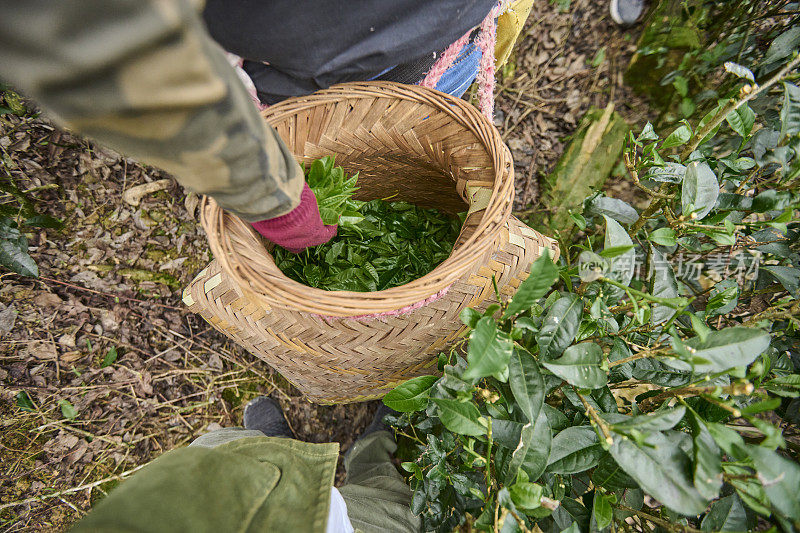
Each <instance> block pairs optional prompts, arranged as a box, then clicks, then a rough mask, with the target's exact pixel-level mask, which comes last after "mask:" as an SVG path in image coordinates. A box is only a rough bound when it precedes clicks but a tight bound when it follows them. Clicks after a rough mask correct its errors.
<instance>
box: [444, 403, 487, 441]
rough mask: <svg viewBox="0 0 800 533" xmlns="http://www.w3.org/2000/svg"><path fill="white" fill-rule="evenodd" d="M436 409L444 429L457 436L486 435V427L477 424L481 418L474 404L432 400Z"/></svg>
mask: <svg viewBox="0 0 800 533" xmlns="http://www.w3.org/2000/svg"><path fill="white" fill-rule="evenodd" d="M432 400H433V402H434V403H435V404H436V407H438V408H439V409H438V412H437V416H438V417H439V420H441V421H442V424H444V427H446V428H447V429H449V430H450V431H452V432H453V433H458V434H459V435H471V436H473V437H477V436H478V435H484V434H486V427H485V426H483V425H482V424H481V423H480V422H479V420H478V419H479V418H480V416H481V414H480V412H478V408H477V407H475V404H472V403H465V402H459V401H456V400H449V399H446V398H432Z"/></svg>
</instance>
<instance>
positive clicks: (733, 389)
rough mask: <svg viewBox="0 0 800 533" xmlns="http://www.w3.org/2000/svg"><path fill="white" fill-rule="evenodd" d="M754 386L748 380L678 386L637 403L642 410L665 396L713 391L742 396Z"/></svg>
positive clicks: (691, 394)
mask: <svg viewBox="0 0 800 533" xmlns="http://www.w3.org/2000/svg"><path fill="white" fill-rule="evenodd" d="M754 390H755V388H754V387H753V384H752V383H750V382H749V381H745V382H744V383H734V384H732V385H728V386H726V387H718V386H707V387H692V386H689V387H678V388H675V389H669V390H665V391H663V392H660V393H659V394H656V395H655V396H651V397H649V398H645V399H644V400H642V401H641V403H640V404H639V408H640V409H641V410H642V411H649V410H650V409H651V408H653V407H655V406H656V405H657V404H658V403H659V402H661V401H662V400H666V399H667V398H682V397H684V396H699V395H702V394H707V393H715V394H730V395H732V396H742V395H750V394H752V393H753V391H754Z"/></svg>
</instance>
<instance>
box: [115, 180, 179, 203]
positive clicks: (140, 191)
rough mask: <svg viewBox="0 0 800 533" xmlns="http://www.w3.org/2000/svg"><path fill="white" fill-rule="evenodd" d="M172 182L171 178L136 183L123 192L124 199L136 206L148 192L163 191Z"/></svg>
mask: <svg viewBox="0 0 800 533" xmlns="http://www.w3.org/2000/svg"><path fill="white" fill-rule="evenodd" d="M170 183H172V181H171V180H166V179H165V180H157V181H154V182H152V183H142V184H141V185H136V186H135V187H131V188H130V189H128V190H127V191H125V192H124V193H122V201H123V202H125V203H126V204H128V205H132V206H133V207H136V206H138V205H139V203H140V202H141V201H142V198H144V197H145V196H147V195H148V194H153V193H154V192H158V191H163V190H164V189H166V188H167V187H169V186H170Z"/></svg>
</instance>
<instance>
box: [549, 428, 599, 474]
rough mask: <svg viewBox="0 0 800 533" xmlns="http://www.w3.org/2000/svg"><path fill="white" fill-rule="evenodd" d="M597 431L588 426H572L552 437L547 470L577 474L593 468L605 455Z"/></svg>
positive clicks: (555, 472)
mask: <svg viewBox="0 0 800 533" xmlns="http://www.w3.org/2000/svg"><path fill="white" fill-rule="evenodd" d="M605 453H606V452H605V450H603V448H602V446H600V441H599V440H598V438H597V432H596V431H595V430H594V428H591V427H589V426H572V427H568V428H566V429H565V430H563V431H561V432H559V433H558V434H557V435H556V436H555V437H553V444H552V446H551V447H550V458H549V459H548V462H547V471H548V472H552V473H554V474H564V475H566V474H578V473H580V472H584V471H586V470H589V469H590V468H594V467H595V466H597V464H598V463H599V462H600V458H601V457H603V455H605Z"/></svg>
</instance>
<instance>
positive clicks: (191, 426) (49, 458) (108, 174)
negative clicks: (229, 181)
mask: <svg viewBox="0 0 800 533" xmlns="http://www.w3.org/2000/svg"><path fill="white" fill-rule="evenodd" d="M607 9H608V6H607V2H605V1H600V2H596V1H591V0H576V1H573V2H572V5H571V7H570V9H569V10H568V11H567V12H559V11H558V10H557V8H556V6H555V5H553V4H551V3H550V2H548V1H547V0H540V1H539V2H536V4H535V6H534V11H533V13H532V15H531V17H530V19H529V23H528V26H527V28H526V32H525V33H524V35H523V38H522V39H521V41H520V43H519V45H518V49H517V52H516V55H515V57H514V61H513V62H512V66H509V67H507V68H506V69H505V71H504V73H503V75H502V76H501V79H500V82H499V85H498V91H497V95H498V96H497V109H498V113H497V117H498V118H497V121H496V123H497V125H498V128H499V129H500V130H501V132H502V133H503V135H504V138H505V139H506V140H507V142H508V144H509V146H510V148H511V150H512V153H513V155H514V159H515V165H516V174H517V192H518V194H517V207H518V208H523V207H526V206H530V205H531V204H532V203H535V202H536V201H537V199H538V184H539V181H540V179H541V177H542V176H544V175H546V174H547V172H549V171H550V169H551V168H552V167H553V165H554V164H555V162H556V160H557V159H558V157H559V155H560V154H561V153H562V151H563V149H564V147H565V143H566V142H568V137H569V135H570V134H571V133H572V132H573V131H574V130H575V127H576V126H577V124H578V122H579V121H580V119H581V117H582V116H583V114H584V113H585V112H586V110H587V109H588V108H589V107H590V106H598V107H604V106H605V105H606V104H607V103H608V102H609V101H614V102H616V103H617V110H618V111H619V112H620V113H621V114H622V115H623V116H624V117H625V118H626V119H627V120H629V122H630V123H631V124H637V123H638V124H639V125H640V126H641V122H642V121H643V120H642V119H643V116H644V115H645V113H646V112H647V108H646V106H645V105H644V104H643V103H642V101H641V100H639V99H637V98H636V97H634V96H633V95H631V94H630V93H629V91H628V90H627V89H626V88H625V87H624V86H623V85H622V73H623V71H624V69H625V67H626V65H627V64H628V61H629V59H630V56H631V54H632V52H633V50H634V43H635V42H636V38H637V32H636V29H635V28H634V29H633V30H630V31H625V30H621V29H619V28H618V27H617V26H615V25H614V24H613V22H611V20H610V17H609V16H608V12H607ZM601 51H602V52H601ZM601 54H602V55H603V57H600V55H601ZM0 148H2V150H0V157H2V158H3V162H4V165H5V167H6V168H7V169H8V170H9V172H11V174H12V175H13V177H14V179H15V181H16V182H17V183H18V184H19V186H20V187H21V188H22V189H25V190H29V191H30V193H29V194H30V195H31V196H33V197H35V198H36V199H37V200H38V205H39V207H40V209H41V210H42V211H43V212H46V213H49V214H52V215H54V216H56V217H58V218H61V219H63V220H65V225H64V227H63V228H62V229H60V230H57V231H56V230H46V231H44V230H43V231H40V232H39V233H38V234H36V235H35V236H34V238H33V239H32V240H31V242H30V246H31V247H32V256H33V258H34V259H35V260H36V262H37V263H38V265H39V268H40V270H41V277H40V278H39V279H36V280H34V279H30V278H22V277H20V276H17V275H15V274H9V273H0V278H1V279H2V283H1V284H0V311H2V310H4V309H7V307H9V306H13V308H14V309H15V311H16V313H17V315H16V319H15V321H14V323H13V327H10V328H6V329H10V332H8V333H6V334H5V335H4V336H2V337H1V338H0V415H2V420H0V471H1V472H2V477H1V478H0V530H2V531H31V530H46V531H53V530H64V529H66V528H67V527H68V526H69V525H70V524H71V523H72V522H73V521H75V520H77V519H79V518H80V517H81V516H83V515H84V514H85V513H86V512H87V511H88V509H89V508H90V506H91V503H92V502H94V501H96V500H97V499H99V498H101V497H102V496H103V494H104V493H105V492H106V491H108V490H110V489H111V488H113V487H114V486H115V485H116V484H117V483H118V482H119V477H120V476H121V475H122V474H123V473H125V472H128V471H130V470H132V469H134V468H136V467H137V466H139V465H142V464H145V463H146V462H147V461H149V460H151V459H153V458H155V457H157V456H158V455H160V454H161V453H163V452H165V451H167V450H170V449H172V448H175V447H177V446H183V445H185V444H187V443H188V442H190V441H191V440H192V439H194V438H195V437H197V436H198V435H200V434H202V433H204V432H206V431H208V430H210V429H214V428H219V427H225V426H234V425H238V424H240V423H241V415H242V408H243V405H244V403H246V401H247V400H249V399H251V398H253V397H255V396H257V395H260V394H270V395H272V396H273V397H274V398H276V399H277V400H278V401H279V402H280V403H281V405H282V406H283V408H284V411H285V413H286V415H287V417H288V419H289V422H290V424H291V426H292V427H293V429H294V431H295V433H296V434H297V436H298V437H299V438H301V439H304V440H308V441H313V442H325V441H336V442H339V443H340V444H341V450H342V452H344V451H346V450H347V449H348V447H349V446H350V445H351V444H352V442H353V440H354V438H355V437H356V436H357V435H358V434H359V433H360V431H361V430H362V429H363V428H364V427H365V426H366V425H367V424H368V423H369V421H370V420H371V418H372V415H373V413H374V410H375V408H376V404H375V402H371V403H364V404H355V405H344V406H317V405H313V404H311V403H309V402H308V401H306V400H305V399H303V397H302V396H301V395H300V393H299V392H298V391H297V390H295V389H294V388H293V387H292V386H290V385H289V384H288V383H286V381H285V380H283V379H282V378H281V377H280V376H279V375H278V374H276V373H275V372H273V371H272V370H271V369H270V368H269V367H268V366H267V365H265V364H264V363H262V362H260V361H259V360H257V359H255V358H254V357H252V356H250V355H249V354H247V353H246V352H245V351H244V350H242V349H241V348H239V347H238V346H236V345H234V344H232V343H231V342H230V341H228V340H227V339H226V338H225V337H223V336H222V335H220V334H218V333H217V332H215V331H214V330H213V329H212V328H211V327H210V326H209V325H208V324H207V323H205V322H204V321H203V319H202V318H200V317H199V316H197V315H194V314H192V313H189V312H187V311H186V310H185V309H184V308H183V306H182V304H181V302H180V291H181V287H183V286H184V285H186V284H187V283H188V282H189V281H190V280H191V279H192V277H193V276H194V275H195V274H196V273H197V272H198V271H199V270H200V269H201V268H202V267H203V266H204V264H205V263H207V262H208V260H209V251H208V247H207V245H206V242H205V238H204V235H203V233H202V229H201V228H200V226H199V224H198V222H197V198H196V197H194V196H193V195H188V196H187V195H186V194H184V191H182V190H181V188H180V187H179V186H178V185H177V184H175V183H174V182H173V183H172V184H171V185H170V187H169V188H168V189H167V190H164V191H160V192H157V193H155V194H151V195H149V196H146V197H145V198H144V199H143V200H142V201H141V203H140V204H139V205H137V206H133V205H129V204H127V203H125V202H123V201H121V197H122V194H123V192H124V191H126V190H128V189H129V188H130V187H132V186H135V185H139V184H142V183H146V182H152V181H155V180H158V179H163V178H165V177H167V176H165V175H162V173H161V172H159V171H158V170H155V169H152V168H147V167H143V166H141V165H139V164H137V163H136V162H135V161H133V160H131V159H126V158H124V157H122V156H120V155H119V154H115V153H112V152H109V151H107V150H104V149H101V148H99V147H97V146H95V145H93V144H91V143H89V142H87V141H85V140H81V139H79V138H76V137H74V136H72V135H69V134H68V133H65V132H63V131H60V130H58V129H57V128H54V127H53V126H51V125H50V124H49V123H48V122H46V121H45V120H43V119H41V118H37V117H36V116H25V117H17V116H15V115H4V116H3V117H0ZM617 183H619V182H617ZM618 188H619V187H618V186H616V187H615V189H618ZM618 192H619V193H620V194H621V195H623V196H624V195H625V194H627V193H628V192H627V191H626V190H624V189H620V190H619V191H618ZM10 314H13V313H7V314H6V316H9V315H10ZM6 325H7V324H6ZM0 335H3V334H2V329H0ZM114 354H116V359H114ZM21 395H23V396H21ZM25 396H26V397H27V398H28V399H29V400H30V402H31V404H32V405H33V408H32V409H30V410H24V409H22V408H21V407H20V406H21V405H25V403H24V397H25ZM20 398H22V399H20ZM73 410H74V412H72V411H73ZM73 415H74V418H70V417H72V416H73ZM340 479H341V472H340ZM19 502H23V503H19Z"/></svg>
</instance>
